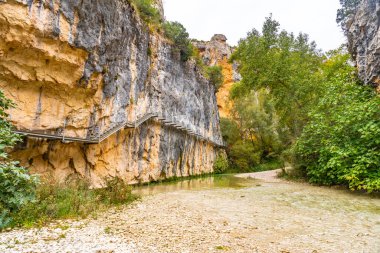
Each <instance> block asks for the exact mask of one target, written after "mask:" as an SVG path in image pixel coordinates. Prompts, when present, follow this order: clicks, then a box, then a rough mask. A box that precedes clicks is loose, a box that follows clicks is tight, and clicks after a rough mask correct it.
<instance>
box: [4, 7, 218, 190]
mask: <svg viewBox="0 0 380 253" xmlns="http://www.w3.org/2000/svg"><path fill="white" fill-rule="evenodd" d="M160 2H161V1H157V3H158V4H159V5H160V6H161V4H160ZM161 11H162V8H161ZM0 57H1V58H0V88H1V89H2V90H4V92H5V94H6V95H7V96H8V97H9V98H11V99H12V100H13V101H15V102H16V104H17V108H16V109H14V110H12V111H10V114H11V121H12V123H13V124H14V125H15V127H16V128H17V129H19V130H27V131H35V132H43V133H48V134H50V135H57V136H70V137H78V138H96V137H97V136H100V135H101V134H102V133H104V132H106V131H108V130H109V129H113V128H115V127H116V126H118V125H120V124H121V123H123V122H127V121H131V122H132V121H134V120H136V119H139V118H141V117H143V116H144V115H146V114H147V113H148V112H154V113H156V114H158V115H161V116H162V117H165V118H168V119H171V120H172V121H175V122H179V123H180V124H181V125H184V126H187V127H188V128H189V129H191V130H192V131H194V133H196V134H197V135H198V136H202V137H204V138H206V139H210V140H214V141H215V142H220V141H221V136H220V129H219V114H218V108H217V104H216V97H215V95H214V87H213V86H212V85H210V84H209V82H208V81H207V80H206V79H205V78H203V77H202V76H201V75H200V74H199V72H198V71H197V67H196V66H195V64H194V63H193V62H191V61H189V62H187V63H183V62H181V61H180V60H179V59H177V57H176V56H175V55H172V50H171V45H170V43H168V42H167V41H166V40H165V39H164V38H163V37H162V36H161V35H159V34H150V33H149V31H148V28H147V27H146V25H145V24H144V23H143V22H142V21H141V20H140V18H139V17H138V14H137V13H136V12H135V10H134V9H133V8H132V7H131V6H130V5H129V4H128V2H127V1H124V0H107V1H96V0H84V1H71V0H60V1H59V0H57V1H47V0H46V1H33V0H7V1H0ZM217 151H218V148H217V147H216V146H215V145H212V143H210V142H208V141H204V139H203V140H201V139H198V138H196V137H194V135H189V134H187V133H186V132H184V131H180V130H178V129H177V128H174V127H168V126H164V125H162V124H161V123H160V122H159V121H154V120H150V121H148V122H145V123H144V124H142V125H141V126H140V127H138V128H136V129H121V130H120V131H118V132H117V133H115V134H113V135H112V136H110V137H109V138H107V139H106V140H104V141H103V142H101V143H99V144H83V143H79V142H71V143H66V142H62V141H57V140H46V139H35V138H25V141H24V143H22V144H20V145H19V146H18V148H17V150H15V151H14V153H13V156H14V158H15V159H18V160H21V162H22V164H23V165H24V166H26V167H29V168H30V169H31V171H32V172H34V173H41V174H49V175H50V174H51V175H52V176H53V177H55V178H58V179H60V180H64V179H66V178H68V177H71V176H78V175H80V176H82V177H87V178H89V179H90V180H91V182H92V183H93V184H94V185H100V184H101V183H102V182H103V180H104V178H106V177H109V176H112V177H114V176H118V177H121V178H123V179H125V180H126V181H128V182H130V183H136V182H147V181H152V180H157V179H163V178H168V177H172V176H188V175H195V174H201V173H207V172H211V171H212V170H213V168H212V167H213V162H214V159H215V157H216V153H217Z"/></svg>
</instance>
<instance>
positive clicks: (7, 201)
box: [0, 91, 38, 230]
mask: <svg viewBox="0 0 380 253" xmlns="http://www.w3.org/2000/svg"><path fill="white" fill-rule="evenodd" d="M13 106H14V104H13V103H12V102H11V101H10V100H9V99H7V98H5V96H4V94H3V92H2V91H0V230H1V229H3V228H4V227H6V226H8V225H9V223H10V222H11V221H12V219H11V217H10V215H11V213H12V212H17V211H18V210H19V209H20V208H22V207H23V206H25V205H26V204H28V203H29V202H30V201H33V200H34V197H35V188H36V186H37V183H38V179H37V177H35V176H30V175H29V173H28V171H27V170H26V169H25V168H22V167H19V166H18V163H17V162H13V161H11V160H10V159H9V157H8V153H7V151H8V150H9V149H10V148H12V147H13V146H14V145H15V144H16V142H17V141H19V140H20V137H19V136H18V135H16V134H14V133H13V132H12V126H11V124H10V123H9V122H8V121H7V117H8V114H7V113H6V110H7V109H10V108H11V107H13Z"/></svg>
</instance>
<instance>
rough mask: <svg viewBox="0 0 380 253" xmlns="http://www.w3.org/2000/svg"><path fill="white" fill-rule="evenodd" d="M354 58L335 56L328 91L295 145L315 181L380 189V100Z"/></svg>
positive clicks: (326, 67)
mask: <svg viewBox="0 0 380 253" xmlns="http://www.w3.org/2000/svg"><path fill="white" fill-rule="evenodd" d="M349 57H350V56H349V55H348V54H343V53H342V51H341V50H337V51H334V52H331V54H330V59H329V60H328V61H326V63H325V64H324V67H323V70H324V74H325V80H324V82H322V83H321V84H320V85H321V86H322V87H323V90H324V93H323V95H322V96H321V98H320V100H319V102H318V104H317V105H316V106H315V107H314V108H313V110H311V112H310V122H309V123H308V124H307V125H306V127H305V129H304V132H303V134H302V135H301V137H300V139H299V140H298V141H297V144H296V145H295V147H294V151H295V154H296V157H295V161H296V164H297V166H298V168H299V169H301V170H304V171H305V172H306V173H307V176H308V178H309V180H310V182H312V183H317V184H325V185H335V184H343V185H348V186H349V187H350V188H351V189H355V190H356V189H358V190H366V191H368V192H371V191H380V169H379V168H380V110H379V105H380V97H379V95H378V94H376V92H375V91H374V90H373V89H372V88H370V87H364V86H361V85H359V82H358V80H357V78H356V74H355V69H354V67H352V66H350V65H349V64H348V63H347V62H348V59H349Z"/></svg>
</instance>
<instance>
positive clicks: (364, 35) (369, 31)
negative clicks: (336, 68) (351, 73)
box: [346, 0, 380, 86]
mask: <svg viewBox="0 0 380 253" xmlns="http://www.w3.org/2000/svg"><path fill="white" fill-rule="evenodd" d="M346 29H347V35H348V43H349V50H350V52H351V53H352V55H353V56H354V58H355V59H356V63H357V66H358V68H359V76H360V78H361V79H362V80H363V81H364V82H365V83H368V84H374V85H376V86H379V85H380V57H379V55H380V0H362V2H361V3H360V5H359V7H358V9H357V11H356V13H355V15H352V17H351V18H350V20H349V22H348V23H347V28H346Z"/></svg>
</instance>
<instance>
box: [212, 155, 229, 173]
mask: <svg viewBox="0 0 380 253" xmlns="http://www.w3.org/2000/svg"><path fill="white" fill-rule="evenodd" d="M228 168H229V163H228V160H227V157H226V155H224V154H220V155H218V157H217V158H216V160H215V163H214V173H216V174H223V173H224V172H226V171H227V170H228Z"/></svg>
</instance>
